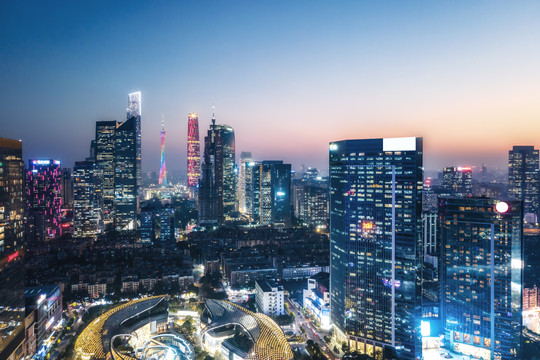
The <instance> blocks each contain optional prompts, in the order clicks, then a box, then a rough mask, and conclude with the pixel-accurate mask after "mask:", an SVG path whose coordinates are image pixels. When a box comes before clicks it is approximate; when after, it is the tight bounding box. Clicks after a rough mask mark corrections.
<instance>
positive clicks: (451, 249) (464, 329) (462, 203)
mask: <svg viewBox="0 0 540 360" xmlns="http://www.w3.org/2000/svg"><path fill="white" fill-rule="evenodd" d="M439 202H440V204H439V219H440V224H441V230H440V236H441V242H442V243H441V248H442V276H441V277H442V284H443V289H442V304H441V305H442V321H443V326H444V332H445V343H447V344H448V346H450V347H451V348H452V349H453V350H455V351H457V352H459V353H462V354H465V355H469V356H472V357H475V358H483V359H520V358H521V326H522V316H521V310H522V282H523V276H522V273H523V240H522V233H523V224H522V217H523V210H522V205H521V202H520V201H507V202H501V201H498V200H493V199H488V198H442V199H440V200H439Z"/></svg>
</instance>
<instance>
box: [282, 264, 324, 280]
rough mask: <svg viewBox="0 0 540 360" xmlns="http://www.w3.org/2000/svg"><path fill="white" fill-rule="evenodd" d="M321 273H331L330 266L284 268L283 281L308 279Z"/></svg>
mask: <svg viewBox="0 0 540 360" xmlns="http://www.w3.org/2000/svg"><path fill="white" fill-rule="evenodd" d="M320 272H330V266H294V267H286V268H283V277H282V278H283V280H291V279H294V280H298V279H307V278H309V277H311V276H313V275H315V274H318V273H320Z"/></svg>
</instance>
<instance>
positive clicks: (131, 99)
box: [126, 91, 142, 191]
mask: <svg viewBox="0 0 540 360" xmlns="http://www.w3.org/2000/svg"><path fill="white" fill-rule="evenodd" d="M141 107H142V97H141V92H140V91H136V92H133V93H130V94H129V95H128V108H127V116H126V118H127V120H129V119H134V121H135V159H136V161H135V166H136V170H135V172H136V173H137V176H136V179H137V184H136V186H137V191H139V186H140V184H141V181H142V168H141V140H142V132H141Z"/></svg>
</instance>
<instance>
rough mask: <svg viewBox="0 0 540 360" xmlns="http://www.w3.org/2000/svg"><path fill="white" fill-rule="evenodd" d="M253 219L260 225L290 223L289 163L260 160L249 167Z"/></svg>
mask: <svg viewBox="0 0 540 360" xmlns="http://www.w3.org/2000/svg"><path fill="white" fill-rule="evenodd" d="M251 173H252V180H251V182H252V188H253V189H254V190H253V195H252V196H253V197H252V200H251V203H252V206H253V211H252V218H253V221H255V222H257V223H259V224H261V225H269V224H274V225H281V226H290V224H291V200H290V189H291V164H284V163H283V161H261V162H257V163H255V164H254V165H253V166H252V167H251Z"/></svg>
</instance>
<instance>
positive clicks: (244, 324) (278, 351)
mask: <svg viewBox="0 0 540 360" xmlns="http://www.w3.org/2000/svg"><path fill="white" fill-rule="evenodd" d="M201 322H205V323H207V325H206V326H205V327H204V328H203V329H202V331H201V341H205V337H206V336H207V335H208V336H216V331H217V330H219V329H220V328H227V327H230V326H235V327H236V326H238V327H239V328H241V329H242V331H243V332H244V333H245V334H246V336H247V337H248V338H249V339H250V340H251V341H252V345H251V347H250V348H249V349H248V350H247V349H246V350H247V351H245V353H244V351H241V352H242V354H241V355H240V356H241V357H243V358H245V359H246V360H259V359H260V360H263V359H264V360H283V359H285V360H287V359H292V358H293V353H292V350H291V347H290V346H289V343H288V342H287V339H286V338H285V336H284V335H283V332H282V331H281V328H280V327H279V326H278V325H277V324H276V323H275V322H274V321H273V320H272V319H271V318H269V317H268V316H266V315H264V314H256V313H253V312H251V311H249V310H247V309H244V308H243V307H241V306H239V305H236V304H233V303H231V302H228V301H222V300H212V299H209V300H207V301H206V303H205V310H204V312H203V315H202V318H201ZM210 334H212V335H210ZM218 336H219V335H218ZM223 337H225V336H223ZM228 350H231V351H235V350H238V349H234V346H230V345H229V346H228ZM235 352H236V351H235ZM242 355H244V356H242Z"/></svg>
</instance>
